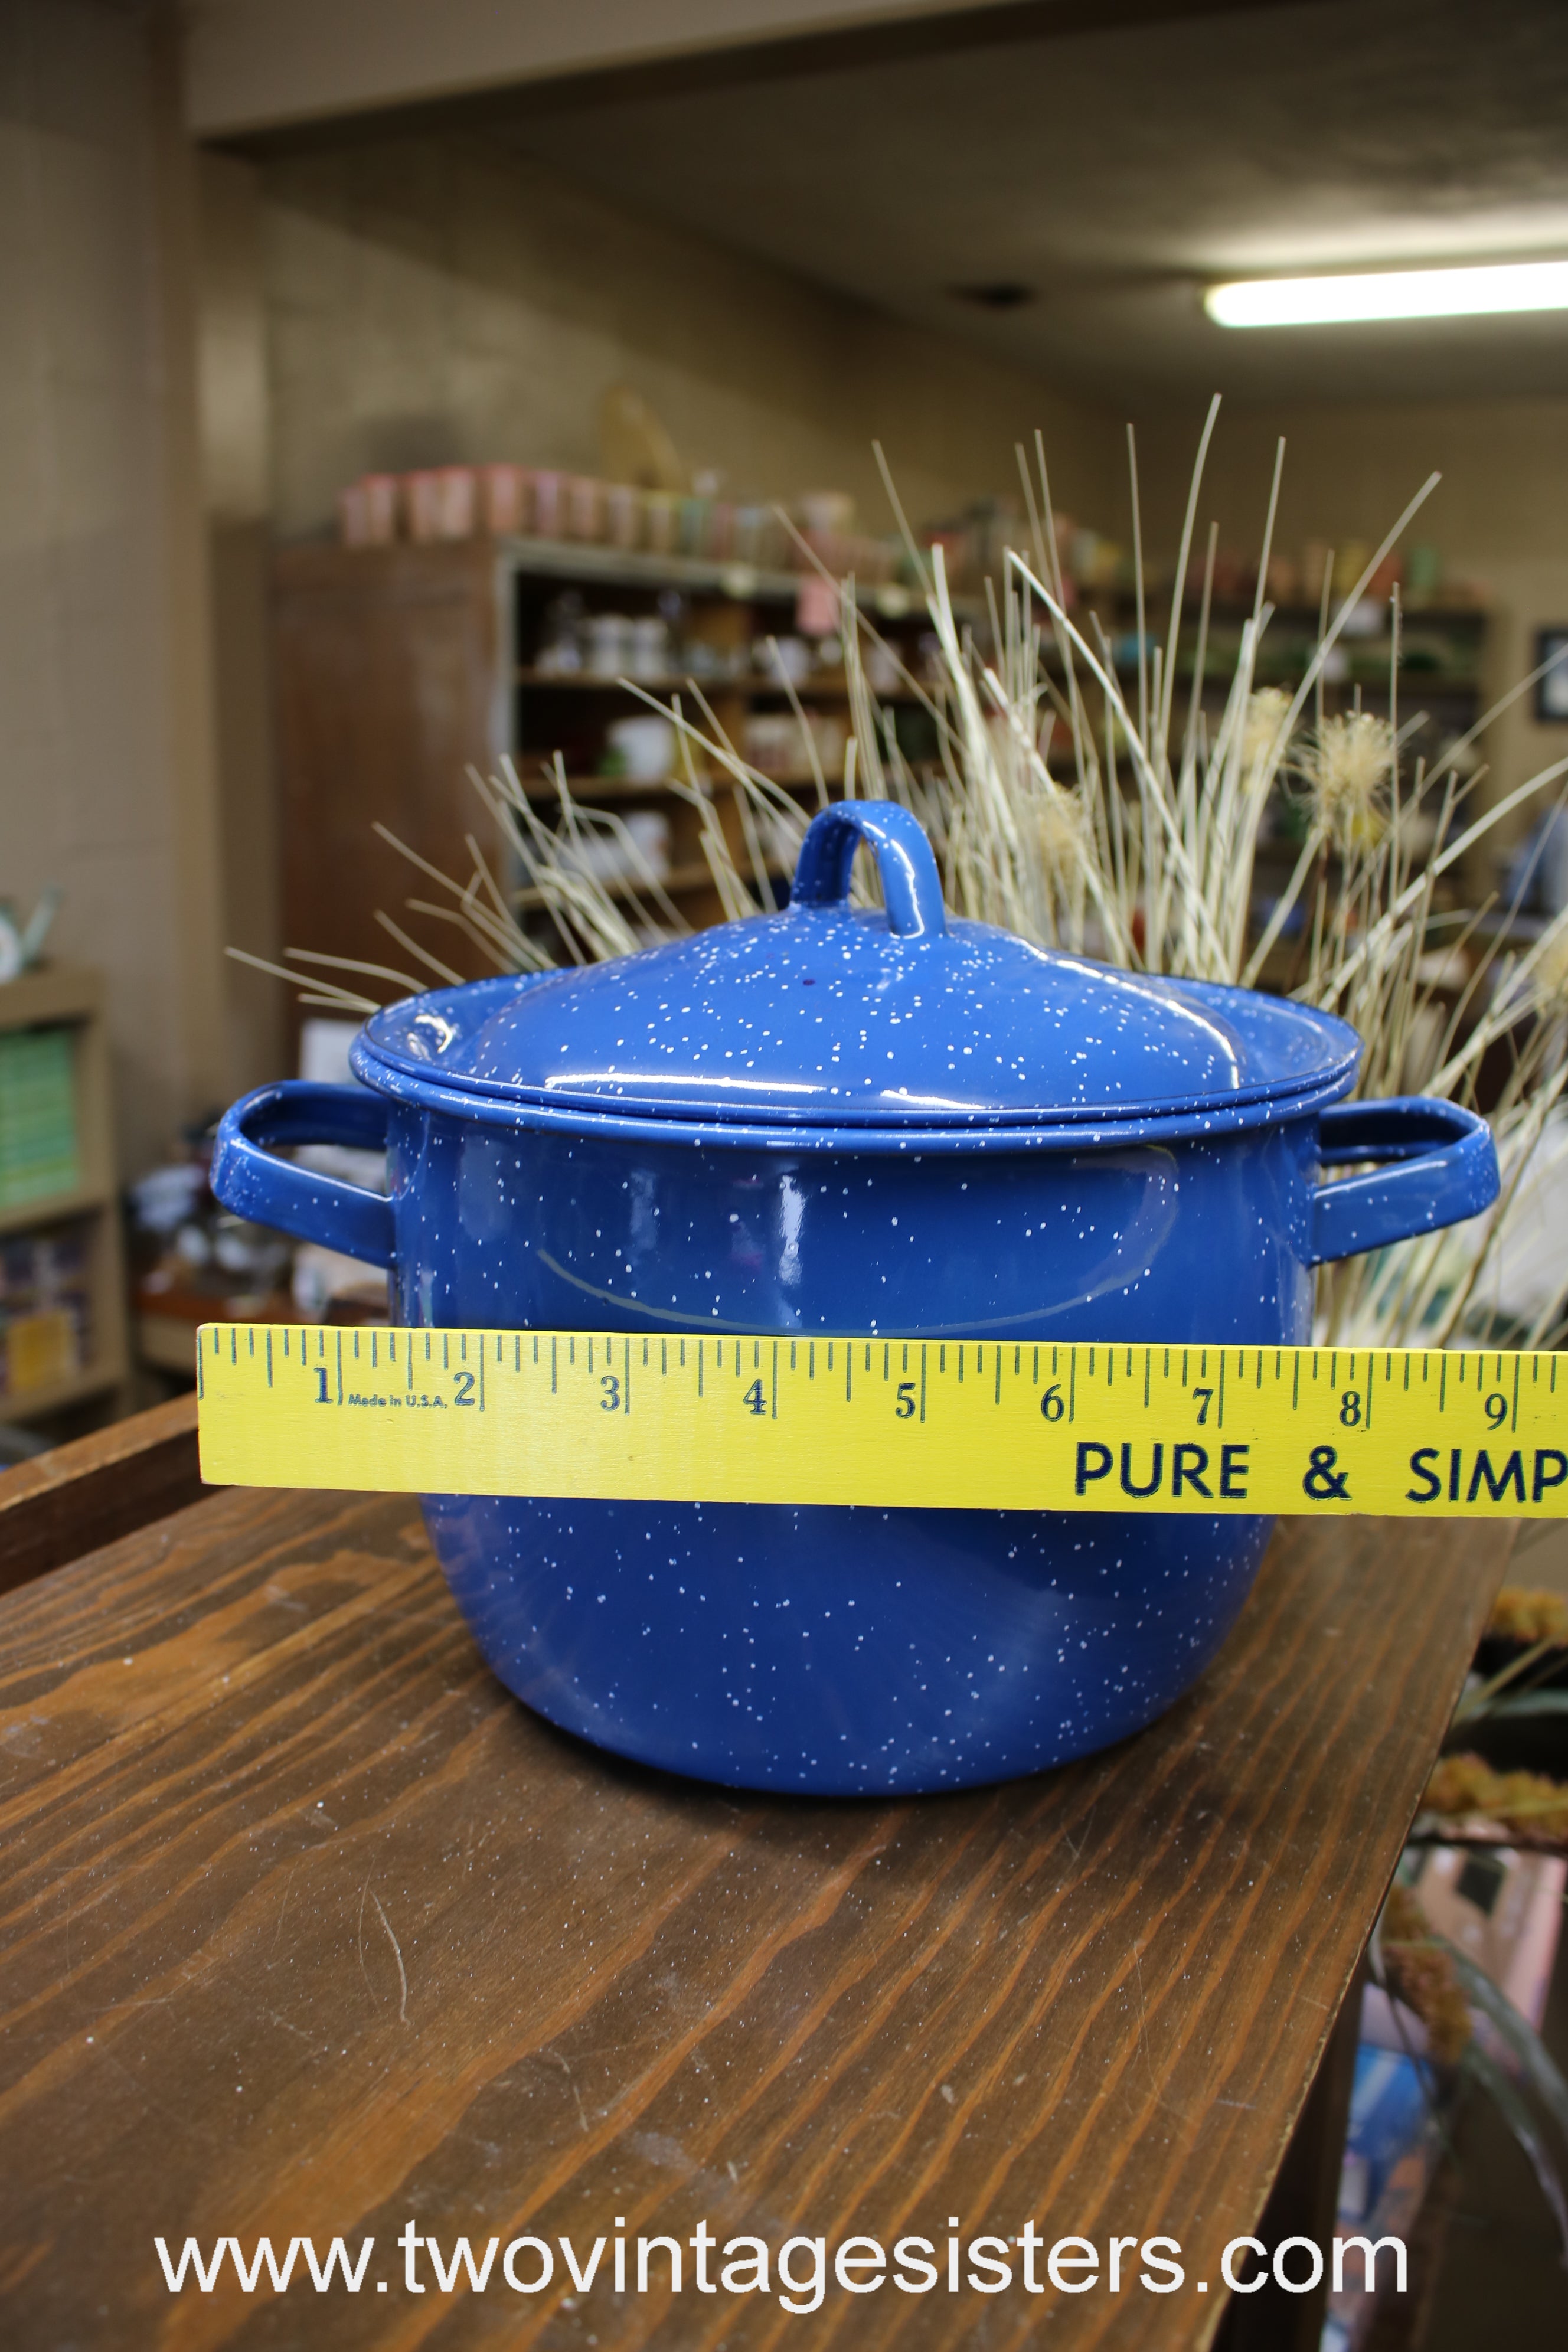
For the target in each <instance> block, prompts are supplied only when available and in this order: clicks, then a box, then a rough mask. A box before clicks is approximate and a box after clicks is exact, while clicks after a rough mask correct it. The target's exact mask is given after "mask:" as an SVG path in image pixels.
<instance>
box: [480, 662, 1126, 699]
mask: <svg viewBox="0 0 1568 2352" xmlns="http://www.w3.org/2000/svg"><path fill="white" fill-rule="evenodd" d="M1133 674H1134V676H1136V674H1137V672H1136V665H1135V666H1134V671H1133ZM513 677H514V681H515V683H516V684H517V685H519V686H526V687H531V688H534V690H535V691H536V692H550V693H554V692H561V693H563V694H625V693H626V692H627V691H628V690H629V689H630V688H634V687H640V688H641V689H642V691H643V693H644V694H684V693H685V692H686V691H687V690H688V688H690V687H693V686H695V687H697V688H699V689H700V691H701V692H702V693H703V694H705V695H707V696H709V697H710V698H716V697H720V696H723V695H731V694H743V695H745V696H747V697H748V698H750V697H751V696H753V695H759V694H765V695H770V696H773V697H774V698H776V699H777V700H779V701H781V702H782V701H784V700H785V699H786V698H787V697H788V695H789V692H790V688H794V690H795V693H796V694H797V695H799V697H800V698H801V700H802V702H803V703H806V704H810V703H812V702H820V701H822V700H823V699H824V698H826V699H828V700H830V701H835V702H842V701H846V700H847V698H848V694H849V685H848V681H847V678H846V677H845V675H844V673H843V671H842V670H822V671H819V672H818V673H817V674H816V677H806V678H792V679H791V681H790V686H789V687H785V686H784V685H782V684H781V683H780V681H779V680H778V679H777V678H776V677H762V676H760V675H759V674H758V673H756V672H754V671H747V672H745V673H744V674H742V675H736V676H729V677H692V676H691V674H690V672H689V670H683V671H681V672H680V674H679V676H677V675H676V674H675V673H674V672H673V671H672V672H671V673H670V675H669V676H668V677H626V678H625V679H622V678H619V677H601V676H599V675H598V673H597V672H593V671H588V670H552V669H529V668H526V667H519V668H518V669H517V670H516V671H514V673H513ZM918 699H919V697H918V696H916V695H915V694H913V693H911V692H910V689H909V688H907V687H899V688H895V689H894V691H893V692H891V693H889V694H873V695H872V700H873V701H874V702H877V703H880V704H882V705H883V706H884V707H886V706H887V705H888V704H889V703H894V702H915V701H917V700H918Z"/></svg>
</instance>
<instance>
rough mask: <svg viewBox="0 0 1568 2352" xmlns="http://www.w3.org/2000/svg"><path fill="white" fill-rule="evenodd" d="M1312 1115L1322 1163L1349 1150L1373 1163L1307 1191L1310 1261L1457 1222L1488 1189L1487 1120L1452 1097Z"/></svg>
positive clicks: (1487, 1196) (1491, 1179)
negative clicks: (1361, 1172) (1309, 1193)
mask: <svg viewBox="0 0 1568 2352" xmlns="http://www.w3.org/2000/svg"><path fill="white" fill-rule="evenodd" d="M1318 1124H1319V1136H1320V1140H1321V1160H1322V1163H1323V1165H1324V1167H1325V1168H1332V1167H1335V1166H1343V1165H1344V1163H1345V1162H1346V1161H1348V1160H1362V1161H1365V1160H1374V1161H1378V1162H1381V1163H1382V1164H1381V1165H1379V1166H1375V1167H1373V1168H1372V1169H1370V1170H1368V1171H1367V1172H1366V1173H1365V1174H1364V1175H1362V1176H1350V1177H1347V1178H1345V1179H1344V1181H1342V1182H1341V1183H1338V1184H1323V1185H1321V1186H1320V1187H1319V1189H1318V1191H1317V1192H1315V1193H1314V1195H1313V1197H1312V1209H1311V1223H1310V1228H1309V1237H1308V1246H1307V1253H1306V1257H1307V1264H1308V1265H1323V1264H1324V1263H1325V1262H1326V1261H1327V1260H1329V1259H1331V1258H1340V1257H1354V1256H1355V1255H1357V1253H1358V1252H1360V1251H1362V1250H1372V1249H1382V1248H1384V1246H1385V1244H1388V1243H1389V1242H1403V1241H1408V1240H1409V1239H1410V1238H1411V1236H1412V1235H1413V1234H1426V1233H1431V1232H1433V1231H1435V1230H1436V1227H1437V1226H1439V1225H1457V1224H1458V1223H1461V1221H1462V1220H1463V1219H1464V1218H1466V1217H1473V1216H1476V1215H1478V1214H1479V1212H1480V1211H1481V1210H1482V1209H1486V1208H1489V1207H1490V1206H1491V1203H1492V1202H1494V1201H1495V1200H1496V1199H1497V1195H1498V1164H1497V1150H1496V1148H1495V1146H1494V1145H1493V1142H1492V1137H1491V1129H1490V1128H1489V1127H1488V1125H1487V1123H1486V1120H1485V1119H1484V1118H1479V1117H1478V1115H1477V1114H1476V1112H1474V1111H1473V1110H1465V1109H1463V1108H1461V1107H1460V1106H1459V1104H1458V1103H1448V1102H1437V1101H1436V1100H1435V1099H1433V1098H1432V1097H1429V1096H1426V1095H1396V1096H1394V1097H1392V1098H1391V1099H1390V1100H1389V1101H1387V1102H1350V1103H1336V1104H1334V1105H1333V1106H1332V1107H1331V1108H1330V1109H1328V1110H1325V1111H1324V1112H1322V1113H1321V1117H1320V1118H1319V1123H1318Z"/></svg>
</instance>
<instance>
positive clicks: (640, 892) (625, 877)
mask: <svg viewBox="0 0 1568 2352" xmlns="http://www.w3.org/2000/svg"><path fill="white" fill-rule="evenodd" d="M575 878H576V879H579V880H581V881H584V882H592V883H593V885H594V887H595V889H599V890H603V891H604V892H605V896H606V897H607V898H647V897H649V896H651V894H652V893H653V891H654V890H655V888H656V887H657V888H658V889H660V890H662V891H664V892H665V893H666V895H667V896H668V897H669V898H679V896H680V895H681V894H682V893H683V892H685V891H689V890H711V889H713V888H715V887H717V886H716V885H715V883H714V880H713V876H712V872H711V870H710V867H709V866H708V865H707V863H706V862H704V863H703V864H701V865H700V866H671V867H670V869H669V871H668V874H661V875H659V876H658V877H657V882H645V881H643V880H642V879H641V878H640V877H638V876H637V875H635V874H620V875H616V877H615V878H614V879H613V880H601V879H600V878H599V877H597V876H596V875H592V874H584V875H581V876H579V877H575ZM514 899H515V903H516V904H517V905H518V906H519V907H542V906H544V905H545V904H546V903H547V901H546V898H545V895H544V893H543V891H542V890H537V889H535V888H533V887H532V886H531V885H527V886H525V887H523V888H522V889H521V890H519V891H517V892H515V893H514Z"/></svg>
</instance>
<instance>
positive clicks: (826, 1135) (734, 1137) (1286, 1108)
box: [349, 1030, 1360, 1159]
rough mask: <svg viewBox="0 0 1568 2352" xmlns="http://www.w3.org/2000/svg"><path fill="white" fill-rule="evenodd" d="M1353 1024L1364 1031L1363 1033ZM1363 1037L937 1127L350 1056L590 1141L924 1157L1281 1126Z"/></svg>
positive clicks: (474, 1111) (457, 1112)
mask: <svg viewBox="0 0 1568 2352" xmlns="http://www.w3.org/2000/svg"><path fill="white" fill-rule="evenodd" d="M1352 1034H1353V1032H1352ZM1359 1060H1360V1043H1359V1040H1358V1041H1357V1045H1356V1049H1355V1051H1354V1052H1353V1053H1351V1054H1349V1055H1346V1056H1345V1058H1344V1060H1343V1061H1342V1063H1341V1064H1339V1065H1337V1066H1333V1067H1331V1069H1329V1070H1328V1071H1326V1072H1324V1073H1323V1074H1322V1075H1321V1076H1319V1077H1317V1078H1316V1079H1314V1080H1312V1081H1310V1082H1309V1083H1308V1084H1307V1085H1305V1086H1303V1087H1300V1088H1299V1089H1297V1090H1296V1091H1295V1092H1293V1093H1286V1092H1282V1091H1281V1090H1280V1088H1279V1085H1278V1082H1277V1081H1276V1082H1275V1084H1274V1085H1273V1086H1272V1087H1264V1086H1259V1087H1248V1088H1247V1089H1245V1090H1244V1091H1242V1092H1238V1093H1237V1094H1235V1095H1227V1096H1225V1097H1214V1096H1207V1097H1198V1098H1196V1099H1194V1100H1191V1101H1188V1102H1187V1103H1184V1104H1181V1105H1167V1106H1164V1107H1163V1108H1161V1109H1160V1110H1159V1111H1157V1112H1154V1113H1151V1114H1147V1115H1145V1116H1142V1117H1139V1116H1136V1115H1134V1116H1132V1117H1128V1116H1127V1115H1126V1114H1121V1115H1118V1114H1116V1113H1114V1112H1112V1111H1110V1110H1108V1109H1099V1108H1089V1109H1087V1110H1078V1111H1074V1112H1071V1113H1066V1114H1063V1115H1061V1116H1058V1117H1057V1118H1049V1119H1040V1118H1036V1119H1034V1120H1032V1121H1030V1120H1027V1119H1018V1118H1015V1119H1012V1120H1008V1119H1005V1118H986V1117H984V1116H983V1115H981V1114H976V1115H975V1116H974V1117H973V1118H971V1119H968V1120H965V1121H963V1122H959V1121H955V1120H950V1121H948V1122H947V1123H945V1124H942V1125H940V1126H938V1125H932V1126H929V1127H915V1126H903V1125H900V1126H896V1127H895V1126H877V1125H875V1124H872V1123H870V1122H868V1123H867V1124H866V1125H864V1126H862V1125H860V1124H858V1123H856V1122H853V1121H850V1120H844V1121H842V1122H839V1123H836V1124H832V1125H827V1124H822V1123H807V1122H802V1123H801V1124H799V1125H795V1124H794V1123H792V1122H791V1121H790V1120H789V1119H787V1118H770V1119H757V1120H742V1119H737V1118H713V1117H711V1116H710V1117H707V1118H692V1117H689V1116H687V1117H682V1116H679V1115H672V1114H671V1113H668V1112H665V1111H662V1110H659V1109H657V1108H650V1109H647V1110H629V1109H626V1108H615V1109H610V1108H605V1109H603V1110H600V1109H595V1108H589V1107H588V1106H587V1105H585V1104H583V1103H573V1104H567V1103H557V1102H544V1101H541V1100H540V1099H539V1098H538V1097H534V1096H531V1095H527V1094H524V1093H522V1092H521V1091H520V1090H519V1089H518V1088H516V1087H505V1086H502V1085H500V1083H499V1082H497V1081H494V1080H489V1079H468V1080H465V1081H464V1083H463V1084H462V1085H460V1086H457V1085H453V1084H450V1083H449V1082H446V1081H443V1080H439V1079H437V1078H435V1077H433V1076H431V1073H430V1071H429V1069H428V1067H427V1066H426V1067H424V1068H421V1067H420V1066H417V1065H416V1064H415V1063H413V1062H411V1061H407V1060H405V1058H404V1057H403V1056H402V1055H395V1054H391V1053H388V1052H387V1051H386V1050H385V1048H384V1047H380V1046H376V1045H372V1044H371V1043H370V1042H369V1041H368V1040H367V1038H366V1036H365V1034H364V1032H363V1030H362V1031H361V1033H360V1034H359V1036H358V1037H356V1038H355V1040H354V1042H353V1046H352V1048H351V1049H350V1054H349V1062H350V1066H351V1067H352V1068H353V1073H354V1076H356V1077H357V1078H359V1079H360V1080H361V1082H362V1083H363V1085H364V1086H366V1087H370V1088H371V1089H372V1090H373V1091H374V1093H376V1094H380V1095H384V1096H385V1097H388V1098H389V1099H390V1100H392V1101H394V1102H397V1103H403V1104H406V1105H407V1106H409V1107H410V1108H415V1109H419V1110H429V1111H437V1112H440V1113H441V1114H443V1115H444V1116H445V1117H447V1118H458V1119H468V1120H474V1121H477V1122H478V1123H479V1125H481V1126H485V1127H500V1128H511V1129H538V1130H541V1131H543V1132H549V1133H553V1134H563V1135H580V1136H583V1137H584V1139H599V1138H602V1139H605V1140H606V1141H614V1142H637V1143H642V1144H665V1143H668V1144H674V1145H680V1146H684V1147H694V1148H696V1149H699V1150H709V1149H714V1148H719V1149H729V1150H748V1151H757V1150H763V1151H783V1152H808V1153H810V1154H812V1155H813V1156H816V1155H818V1154H821V1153H824V1152H827V1153H836V1152H837V1153H842V1154H845V1155H847V1156H855V1155H858V1154H864V1153H878V1154H881V1153H897V1154H902V1155H903V1156H904V1157H906V1158H914V1159H923V1158H925V1157H927V1156H928V1155H932V1154H937V1153H949V1152H984V1151H988V1152H992V1153H995V1152H998V1151H1002V1152H1006V1151H1092V1150H1109V1149H1113V1148H1117V1147H1125V1146H1126V1145H1128V1144H1140V1143H1151V1144H1156V1143H1158V1144H1164V1143H1182V1142H1203V1141H1205V1140H1208V1139H1220V1138H1223V1137H1225V1136H1228V1135H1236V1134H1239V1133H1244V1132H1247V1131H1250V1130H1252V1129H1258V1128H1268V1127H1282V1126H1284V1125H1286V1124H1287V1123H1288V1122H1289V1121H1291V1120H1294V1119H1300V1118H1312V1117H1314V1116H1315V1115H1316V1114H1317V1113H1318V1112H1319V1111H1321V1110H1325V1109H1326V1108H1328V1107H1329V1105H1330V1104H1331V1103H1336V1102H1339V1101H1342V1099H1343V1097H1345V1096H1346V1095H1348V1094H1349V1092H1350V1090H1351V1087H1352V1085H1353V1084H1354V1082H1355V1072H1356V1065H1357V1063H1358V1061H1359Z"/></svg>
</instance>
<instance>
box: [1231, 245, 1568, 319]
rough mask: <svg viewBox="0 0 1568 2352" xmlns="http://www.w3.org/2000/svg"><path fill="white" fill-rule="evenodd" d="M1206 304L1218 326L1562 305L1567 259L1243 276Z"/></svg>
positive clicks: (1468, 315)
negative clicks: (1296, 275)
mask: <svg viewBox="0 0 1568 2352" xmlns="http://www.w3.org/2000/svg"><path fill="white" fill-rule="evenodd" d="M1204 309H1205V310H1206V311H1207V312H1208V314H1209V317H1210V318H1211V319H1213V320H1215V321H1216V322H1217V323H1218V324H1219V325H1220V326H1222V327H1322V326H1338V325H1342V324H1344V323H1346V322H1350V321H1354V320H1368V319H1479V318H1487V317H1492V316H1496V315H1497V314H1498V313H1499V312H1500V311H1506V310H1568V261H1502V262H1490V263H1487V264H1485V265H1484V266H1482V267H1479V268H1470V269H1368V270H1361V271H1358V272H1357V273H1356V274H1355V275H1354V276H1352V277H1344V278H1241V279H1238V280H1237V282H1236V283H1235V284H1233V285H1229V286H1211V287H1210V288H1209V289H1208V291H1207V292H1206V293H1205V296H1204Z"/></svg>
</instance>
